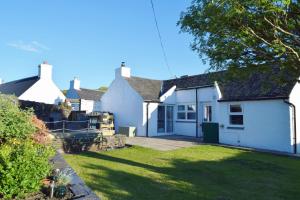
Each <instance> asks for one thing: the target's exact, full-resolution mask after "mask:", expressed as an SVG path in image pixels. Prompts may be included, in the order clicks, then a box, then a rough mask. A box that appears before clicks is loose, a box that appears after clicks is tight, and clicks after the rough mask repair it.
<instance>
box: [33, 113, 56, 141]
mask: <svg viewBox="0 0 300 200" xmlns="http://www.w3.org/2000/svg"><path fill="white" fill-rule="evenodd" d="M31 120H32V123H33V125H34V127H35V128H36V130H35V133H34V134H33V135H32V139H33V140H34V141H35V142H37V143H39V144H50V143H51V139H52V138H51V135H50V134H49V130H48V129H47V127H46V125H45V123H44V122H43V121H42V120H40V119H38V118H37V117H36V116H33V117H32V119H31Z"/></svg>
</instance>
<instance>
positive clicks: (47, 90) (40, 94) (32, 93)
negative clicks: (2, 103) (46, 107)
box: [19, 78, 65, 104]
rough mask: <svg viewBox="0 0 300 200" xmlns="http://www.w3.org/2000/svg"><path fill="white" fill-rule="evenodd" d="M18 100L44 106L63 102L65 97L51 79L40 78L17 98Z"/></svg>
mask: <svg viewBox="0 0 300 200" xmlns="http://www.w3.org/2000/svg"><path fill="white" fill-rule="evenodd" d="M19 99H20V100H25V101H35V102H40V103H46V104H58V103H60V102H64V101H65V95H64V94H63V93H62V92H61V91H60V89H59V88H58V87H57V86H56V85H55V84H54V82H53V81H52V80H51V79H43V78H41V79H39V80H38V81H37V82H36V83H35V84H33V85H32V86H31V87H30V88H29V89H28V90H26V91H25V92H24V93H23V94H22V95H21V96H19Z"/></svg>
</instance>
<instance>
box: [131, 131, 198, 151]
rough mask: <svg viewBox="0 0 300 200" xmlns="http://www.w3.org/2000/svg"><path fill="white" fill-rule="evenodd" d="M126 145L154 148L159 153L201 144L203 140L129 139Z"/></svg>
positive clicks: (186, 137) (178, 137) (159, 137)
mask: <svg viewBox="0 0 300 200" xmlns="http://www.w3.org/2000/svg"><path fill="white" fill-rule="evenodd" d="M126 144H128V145H136V146H142V147H146V148H152V149H155V150H159V151H170V150H175V149H179V148H186V147H192V146H196V145H199V144H201V138H195V137H188V136H178V135H172V136H158V137H128V138H127V139H126Z"/></svg>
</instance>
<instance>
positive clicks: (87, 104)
mask: <svg viewBox="0 0 300 200" xmlns="http://www.w3.org/2000/svg"><path fill="white" fill-rule="evenodd" d="M103 94H104V92H102V91H99V90H91V89H85V88H80V80H79V79H78V78H77V77H75V78H74V80H71V81H70V88H69V89H68V91H67V94H66V97H67V99H68V100H69V101H70V102H71V106H72V110H73V111H84V112H85V113H87V114H88V113H91V112H96V111H100V109H101V102H100V99H101V97H102V95H103Z"/></svg>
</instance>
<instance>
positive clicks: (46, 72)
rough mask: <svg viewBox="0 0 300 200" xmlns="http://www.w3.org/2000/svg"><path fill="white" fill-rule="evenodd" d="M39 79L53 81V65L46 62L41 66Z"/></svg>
mask: <svg viewBox="0 0 300 200" xmlns="http://www.w3.org/2000/svg"><path fill="white" fill-rule="evenodd" d="M39 77H40V79H49V80H52V65H49V64H48V62H46V61H44V62H43V64H40V65H39Z"/></svg>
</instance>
